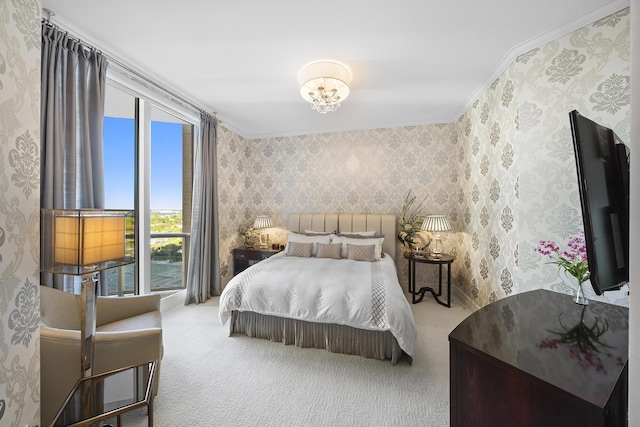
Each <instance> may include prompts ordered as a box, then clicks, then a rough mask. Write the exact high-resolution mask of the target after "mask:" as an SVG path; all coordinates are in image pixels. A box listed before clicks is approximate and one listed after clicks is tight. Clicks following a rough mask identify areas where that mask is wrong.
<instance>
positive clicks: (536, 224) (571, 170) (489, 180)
mask: <svg viewBox="0 0 640 427" xmlns="http://www.w3.org/2000/svg"><path fill="white" fill-rule="evenodd" d="M629 25H630V23H629V9H628V8H627V9H624V10H622V11H620V12H618V13H615V14H613V15H611V16H609V17H606V18H604V19H601V20H599V21H597V22H595V23H593V24H591V25H588V26H585V27H583V28H581V29H579V30H577V31H574V32H572V33H571V34H569V35H567V36H565V37H562V38H560V39H557V40H555V41H553V42H550V43H548V44H546V45H544V46H541V47H539V48H537V49H534V50H532V51H530V52H528V53H526V54H524V55H521V56H520V57H518V58H517V59H516V60H515V62H514V63H513V64H512V65H511V66H510V67H509V68H508V69H507V70H506V71H505V72H504V73H503V74H502V75H501V76H500V77H499V78H498V79H497V80H496V81H495V82H494V83H493V84H492V85H491V87H490V88H489V89H487V90H486V92H485V93H484V94H482V96H480V98H479V99H478V100H477V101H476V102H475V103H474V104H473V106H472V107H471V108H470V109H469V110H468V111H467V112H466V113H465V114H464V115H463V116H462V117H461V118H460V120H459V121H458V125H459V127H460V129H461V131H460V133H461V135H462V142H461V151H460V164H459V168H460V174H461V176H463V185H462V189H461V191H462V192H464V196H463V197H461V198H460V208H459V209H460V211H461V212H463V222H464V224H460V226H461V229H463V230H465V233H463V234H462V239H461V245H460V246H461V248H460V252H461V257H462V259H463V260H464V262H463V263H462V265H460V264H458V267H459V269H458V270H457V276H456V283H457V284H458V285H459V286H460V287H461V288H462V290H463V291H464V292H465V294H467V295H468V296H469V297H470V298H471V299H472V300H473V301H474V302H476V303H477V304H478V305H479V306H483V305H486V304H488V303H489V302H492V301H494V300H496V299H499V298H502V297H504V296H506V295H509V294H512V293H519V292H524V291H528V290H533V289H539V288H545V289H551V290H554V291H558V292H565V293H572V292H573V291H574V289H573V287H574V284H569V283H565V281H563V278H561V277H559V276H558V273H557V268H556V267H555V266H552V265H547V264H545V261H546V260H545V259H543V258H542V256H540V255H538V254H536V253H535V251H534V249H535V247H536V246H537V244H538V241H539V240H541V239H542V240H554V241H557V242H560V243H564V242H566V241H567V239H568V238H569V237H570V236H573V235H576V234H578V233H579V232H580V231H582V228H583V227H582V215H581V212H580V198H579V194H578V187H577V175H576V167H575V159H574V154H573V145H572V138H571V128H570V124H569V116H568V113H569V111H571V110H573V109H577V110H578V111H579V112H580V113H581V114H582V115H584V116H587V117H589V118H590V119H592V120H594V121H596V122H599V123H602V124H604V125H606V126H608V127H611V128H613V129H614V131H615V132H616V133H617V134H618V136H620V138H622V139H623V140H624V141H627V142H628V141H629V133H630V114H631V111H630V110H631V108H630V94H631V91H630V67H629V59H630V43H629ZM460 267H461V268H460ZM585 290H587V291H588V293H589V295H588V296H589V297H590V298H598V299H601V300H607V301H609V302H615V303H618V304H623V305H627V304H628V296H627V295H626V290H623V291H618V292H607V293H606V294H605V295H604V296H603V297H596V295H595V294H594V293H593V291H592V290H591V288H590V286H585Z"/></svg>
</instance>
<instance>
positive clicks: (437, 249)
mask: <svg viewBox="0 0 640 427" xmlns="http://www.w3.org/2000/svg"><path fill="white" fill-rule="evenodd" d="M421 229H422V230H424V231H429V232H431V233H433V248H431V253H432V256H433V257H434V258H436V259H439V258H441V257H442V240H441V239H440V234H438V233H441V232H443V231H451V224H450V223H449V219H447V217H446V216H444V215H427V216H426V217H425V218H424V221H423V222H422V227H421Z"/></svg>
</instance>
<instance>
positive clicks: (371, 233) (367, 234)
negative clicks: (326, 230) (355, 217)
mask: <svg viewBox="0 0 640 427" xmlns="http://www.w3.org/2000/svg"><path fill="white" fill-rule="evenodd" d="M375 235H376V231H375V230H371V231H344V232H343V231H341V232H340V233H338V236H345V237H358V236H362V237H373V236H375Z"/></svg>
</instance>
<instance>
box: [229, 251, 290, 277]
mask: <svg viewBox="0 0 640 427" xmlns="http://www.w3.org/2000/svg"><path fill="white" fill-rule="evenodd" d="M232 252H233V275H234V276H235V275H236V274H238V273H240V272H241V271H244V270H246V269H247V268H248V267H249V266H251V265H253V264H255V263H258V262H260V261H262V260H263V259H267V258H269V257H270V256H271V255H274V254H277V253H278V252H280V251H276V250H273V249H267V248H264V249H258V248H236V249H234V250H233V251H232Z"/></svg>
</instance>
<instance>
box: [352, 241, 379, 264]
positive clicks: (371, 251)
mask: <svg viewBox="0 0 640 427" xmlns="http://www.w3.org/2000/svg"><path fill="white" fill-rule="evenodd" d="M375 253H376V246H375V245H350V244H347V258H348V259H352V260H354V261H367V262H373V261H375Z"/></svg>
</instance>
